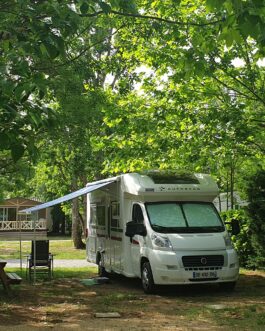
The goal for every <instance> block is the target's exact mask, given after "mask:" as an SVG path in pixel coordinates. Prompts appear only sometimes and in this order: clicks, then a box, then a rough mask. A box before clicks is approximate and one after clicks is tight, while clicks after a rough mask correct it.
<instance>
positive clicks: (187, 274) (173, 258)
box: [149, 249, 239, 285]
mask: <svg viewBox="0 0 265 331" xmlns="http://www.w3.org/2000/svg"><path fill="white" fill-rule="evenodd" d="M187 255H188V256H196V255H200V256H201V255H205V256H209V255H223V256H224V263H223V265H222V266H220V265H218V266H207V265H206V266H199V267H198V266H194V267H192V266H189V267H188V268H187V267H184V265H183V262H182V257H183V256H187ZM149 261H150V264H151V268H152V272H153V278H154V282H155V284H158V285H159V284H160V285H162V284H164V285H166V284H167V285H174V284H195V283H196V284H198V283H200V284H209V283H221V282H235V281H237V279H238V275H239V264H238V257H237V254H236V252H235V251H234V250H233V249H230V250H222V251H214V252H213V251H211V252H209V251H200V252H198V251H187V252H173V251H171V252H170V251H152V252H150V256H149Z"/></svg>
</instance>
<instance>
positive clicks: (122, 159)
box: [0, 0, 265, 252]
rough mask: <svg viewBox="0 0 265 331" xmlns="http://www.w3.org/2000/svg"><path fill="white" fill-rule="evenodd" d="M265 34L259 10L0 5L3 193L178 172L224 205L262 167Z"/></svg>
mask: <svg viewBox="0 0 265 331" xmlns="http://www.w3.org/2000/svg"><path fill="white" fill-rule="evenodd" d="M264 28H265V1H262V0H260V1H256V0H250V1H239V0H196V1H187V0H166V1H165V0H135V1H133V0H130V1H125V0H109V1H107V0H106V1H102V0H93V1H87V0H74V1H69V0H48V1H38V0H34V1H32V0H11V1H6V0H3V1H1V3H0V52H1V59H0V73H1V76H0V77H1V78H0V155H1V157H0V175H1V177H0V184H1V189H0V195H1V196H3V197H4V196H5V197H9V196H16V195H22V194H23V195H26V196H29V195H31V196H33V195H35V196H37V197H39V198H40V199H42V200H47V199H52V198H54V197H57V196H60V195H63V194H66V193H68V192H70V191H72V190H76V189H77V188H79V187H82V186H84V185H85V184H86V182H87V181H89V180H93V179H98V178H101V177H102V176H108V175H113V174H116V173H119V172H127V171H138V170H144V169H174V170H179V169H184V170H185V171H197V172H199V171H201V172H210V173H211V174H212V175H213V176H215V178H216V179H217V180H218V182H219V185H220V188H221V190H222V191H224V192H230V193H231V194H230V195H231V197H232V196H233V192H234V190H235V189H239V188H240V187H243V186H244V182H246V178H247V177H248V173H249V169H251V171H252V173H253V172H255V169H258V168H261V169H264V166H265V163H264V150H265V145H264V138H265V137H264V125H265V118H264V115H265V111H264V106H265V98H264V95H265V94H264V92H265V84H264V81H265V71H264V53H265V37H264ZM255 185H256V184H255ZM80 202H81V203H80ZM232 203H233V201H232ZM258 204H259V202H258ZM73 209H74V211H73V219H74V220H75V221H74V222H73V226H76V228H73V231H74V233H75V234H76V235H75V237H76V238H77V237H78V238H79V240H76V242H75V244H76V246H82V244H81V242H80V238H81V235H80V234H81V232H82V228H83V227H84V223H85V218H84V217H82V215H84V212H85V207H84V201H79V202H78V201H76V204H75V208H73ZM64 210H65V211H66V212H67V213H68V214H69V213H70V209H69V206H68V205H66V206H64ZM78 211H80V213H79V212H78ZM253 211H254V209H252V212H251V213H253ZM254 214H255V213H254ZM253 217H254V219H255V220H256V218H259V216H256V215H254V216H253ZM244 226H245V225H244ZM246 226H247V225H246ZM257 230H258V228H257V229H256V230H255V229H254V230H253V231H257ZM243 237H244V235H243V234H242V238H243ZM244 238H245V237H244ZM240 240H241V239H240ZM242 240H243V239H242ZM244 240H245V239H244ZM257 242H259V243H260V245H263V243H261V242H260V241H259V240H258V239H257ZM255 247H256V246H255ZM255 249H256V248H255ZM260 252H261V251H260Z"/></svg>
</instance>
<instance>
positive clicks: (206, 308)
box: [0, 268, 265, 331]
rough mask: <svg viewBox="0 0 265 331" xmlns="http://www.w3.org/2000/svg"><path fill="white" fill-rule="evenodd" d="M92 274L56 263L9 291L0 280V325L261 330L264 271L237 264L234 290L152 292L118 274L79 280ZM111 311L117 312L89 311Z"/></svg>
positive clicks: (210, 288) (168, 289)
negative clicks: (50, 274)
mask: <svg viewBox="0 0 265 331" xmlns="http://www.w3.org/2000/svg"><path fill="white" fill-rule="evenodd" d="M18 272H19V271H18ZM95 275H96V268H81V269H63V268H60V269H59V268H58V269H57V268H56V270H55V275H54V278H53V279H52V280H49V281H48V280H47V279H46V280H45V279H41V278H40V279H38V281H37V283H36V285H32V284H30V283H28V282H27V281H26V280H23V282H22V283H21V285H17V286H13V287H12V289H13V294H12V295H11V296H7V294H6V293H5V292H4V291H3V289H2V287H1V286H0V330H7V329H8V327H10V328H12V330H13V329H16V328H17V329H19V330H27V331H28V330H36V328H39V329H48V328H49V329H50V328H54V329H55V330H68V329H69V330H70V329H75V330H93V331H94V330H117V331H124V330H130V331H139V330H140V331H149V330H159V331H161V330H185V331H189V330H207V331H208V330H209V331H215V330H223V331H230V330H240V331H250V330H251V331H252V330H254V331H262V330H265V272H258V271H246V270H242V271H241V274H240V278H239V281H238V284H237V286H236V289H235V291H234V292H223V291H220V290H219V288H218V287H217V286H215V285H212V286H202V285H201V286H192V287H189V286H186V287H180V286H179V287H178V286H170V287H163V288H161V289H160V290H159V291H158V293H157V294H156V295H146V294H144V293H143V291H142V289H141V286H140V281H139V280H137V279H128V278H125V277H122V276H111V277H110V283H108V284H102V285H94V286H85V285H83V284H82V283H81V282H80V280H81V279H82V278H89V277H94V276H95ZM112 312H116V313H119V314H120V318H115V319H114V318H103V319H100V318H96V317H95V314H96V313H112Z"/></svg>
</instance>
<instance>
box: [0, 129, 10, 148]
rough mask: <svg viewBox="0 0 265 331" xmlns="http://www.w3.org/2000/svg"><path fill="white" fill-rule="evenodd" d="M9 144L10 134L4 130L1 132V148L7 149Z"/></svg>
mask: <svg viewBox="0 0 265 331" xmlns="http://www.w3.org/2000/svg"><path fill="white" fill-rule="evenodd" d="M8 146H9V138H8V135H7V134H6V133H4V132H0V149H6V148H8Z"/></svg>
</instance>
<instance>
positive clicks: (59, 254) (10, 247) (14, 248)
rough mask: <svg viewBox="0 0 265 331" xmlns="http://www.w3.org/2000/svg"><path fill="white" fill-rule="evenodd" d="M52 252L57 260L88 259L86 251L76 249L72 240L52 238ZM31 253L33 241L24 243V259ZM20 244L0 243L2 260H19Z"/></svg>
mask: <svg viewBox="0 0 265 331" xmlns="http://www.w3.org/2000/svg"><path fill="white" fill-rule="evenodd" d="M49 240H50V252H51V253H52V254H53V255H55V256H56V259H58V260H60V259H66V260H67V259H69V260H71V259H72V260H73V259H80V260H83V259H85V258H86V251H85V250H84V249H75V248H74V245H73V241H72V239H69V238H67V239H65V238H64V240H62V239H61V238H57V237H51V238H49ZM30 251H31V241H22V257H23V258H25V256H27V255H28V254H29V253H30ZM19 258H20V243H19V241H0V259H4V260H8V259H19Z"/></svg>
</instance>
